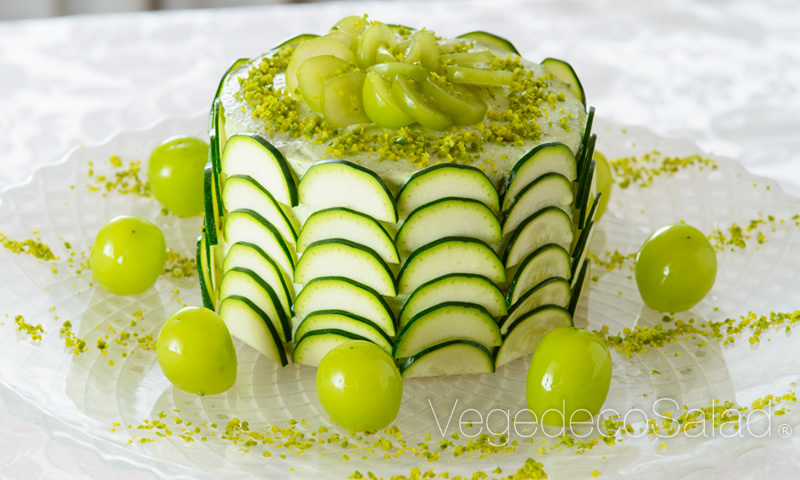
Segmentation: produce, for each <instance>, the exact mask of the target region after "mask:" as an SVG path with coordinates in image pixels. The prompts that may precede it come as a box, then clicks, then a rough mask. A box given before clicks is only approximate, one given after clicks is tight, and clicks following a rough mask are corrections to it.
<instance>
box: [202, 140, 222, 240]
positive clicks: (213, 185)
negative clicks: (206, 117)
mask: <svg viewBox="0 0 800 480" xmlns="http://www.w3.org/2000/svg"><path fill="white" fill-rule="evenodd" d="M210 148H211V147H209V150H210ZM218 186H219V178H218V177H217V172H216V171H214V165H212V164H211V162H208V163H206V167H205V173H204V177H203V198H204V202H205V230H206V241H207V242H208V244H209V245H217V244H218V243H219V231H220V227H221V225H220V223H221V222H220V219H221V213H222V211H221V209H220V203H221V202H220V201H219V196H218V195H219V188H218Z"/></svg>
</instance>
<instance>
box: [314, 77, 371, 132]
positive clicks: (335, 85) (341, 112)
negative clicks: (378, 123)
mask: <svg viewBox="0 0 800 480" xmlns="http://www.w3.org/2000/svg"><path fill="white" fill-rule="evenodd" d="M365 78H366V75H365V74H364V73H363V72H348V73H342V74H341V75H336V76H335V77H333V78H331V79H330V80H328V81H327V82H325V88H324V90H323V93H322V110H323V112H324V113H325V117H326V118H327V119H328V120H330V121H331V123H333V124H334V125H336V126H338V127H346V126H348V125H353V124H356V123H369V122H370V120H369V117H368V116H367V114H366V113H364V101H363V99H362V97H363V93H362V92H363V90H364V79H365Z"/></svg>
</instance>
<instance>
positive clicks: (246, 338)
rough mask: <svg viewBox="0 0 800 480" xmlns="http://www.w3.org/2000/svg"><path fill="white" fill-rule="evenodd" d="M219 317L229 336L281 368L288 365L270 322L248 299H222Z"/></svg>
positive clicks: (278, 337)
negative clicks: (228, 331) (229, 333)
mask: <svg viewBox="0 0 800 480" xmlns="http://www.w3.org/2000/svg"><path fill="white" fill-rule="evenodd" d="M219 316H220V317H221V318H222V321H224V322H225V325H227V327H228V330H230V332H231V335H233V336H234V337H236V338H238V339H239V340H241V341H242V342H244V343H246V344H247V345H250V346H251V347H253V348H254V349H256V350H257V351H258V352H259V353H261V354H262V355H264V356H266V357H267V358H271V359H272V360H274V361H275V363H278V364H280V365H281V366H286V364H287V363H289V362H288V360H287V358H286V349H285V348H284V347H283V342H281V338H280V336H279V334H278V332H277V330H275V326H274V325H273V324H272V321H271V320H270V319H269V317H268V316H267V314H265V313H264V312H263V311H262V310H261V309H260V308H258V306H256V304H254V303H253V302H251V301H250V300H249V299H248V298H245V297H241V296H237V295H234V296H230V297H227V298H225V299H223V300H222V303H221V304H220V306H219Z"/></svg>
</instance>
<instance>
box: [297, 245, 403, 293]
mask: <svg viewBox="0 0 800 480" xmlns="http://www.w3.org/2000/svg"><path fill="white" fill-rule="evenodd" d="M334 275H342V276H345V277H347V278H351V279H353V280H355V281H356V282H359V283H362V284H364V285H367V286H369V287H371V288H372V289H374V290H375V291H377V292H378V293H379V294H381V295H385V296H387V297H393V296H395V293H396V292H395V289H394V276H392V271H391V270H390V269H389V266H388V265H387V264H386V262H384V261H383V259H381V257H380V256H379V255H378V254H377V253H376V252H375V251H374V250H372V249H371V248H368V247H365V246H363V245H359V244H357V243H354V242H351V241H350V240H344V239H341V238H332V239H328V240H320V241H318V242H314V243H312V244H311V245H309V246H308V248H307V249H306V251H305V252H304V253H303V256H301V257H300V261H298V262H297V268H296V269H295V271H294V282H295V283H299V284H306V283H308V282H310V281H311V280H313V279H315V278H320V277H331V276H334Z"/></svg>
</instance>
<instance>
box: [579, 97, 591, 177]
mask: <svg viewBox="0 0 800 480" xmlns="http://www.w3.org/2000/svg"><path fill="white" fill-rule="evenodd" d="M594 111H595V110H594V107H589V112H588V113H587V114H586V127H585V128H584V129H583V137H582V138H581V144H580V146H579V147H578V155H577V156H576V158H577V159H578V173H580V172H582V171H583V164H584V163H585V162H586V159H587V158H588V157H587V156H586V149H587V148H588V146H589V138H591V136H592V125H593V124H594Z"/></svg>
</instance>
